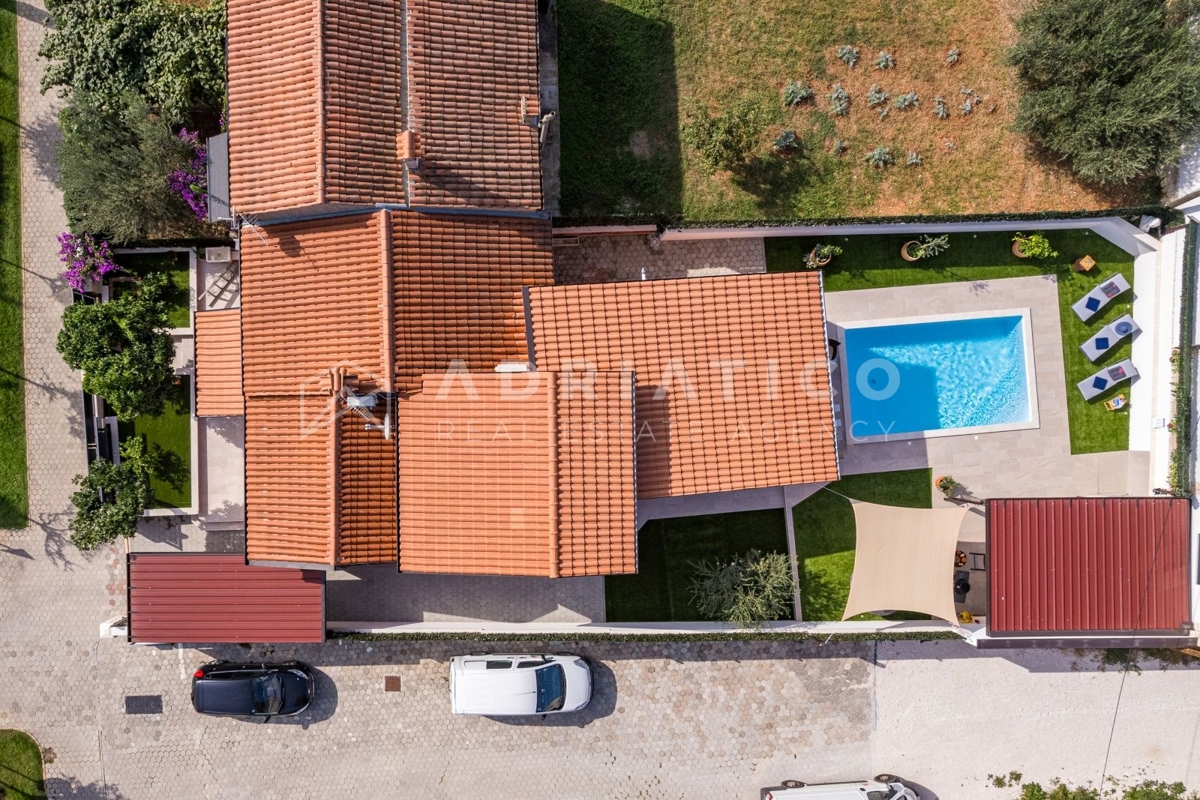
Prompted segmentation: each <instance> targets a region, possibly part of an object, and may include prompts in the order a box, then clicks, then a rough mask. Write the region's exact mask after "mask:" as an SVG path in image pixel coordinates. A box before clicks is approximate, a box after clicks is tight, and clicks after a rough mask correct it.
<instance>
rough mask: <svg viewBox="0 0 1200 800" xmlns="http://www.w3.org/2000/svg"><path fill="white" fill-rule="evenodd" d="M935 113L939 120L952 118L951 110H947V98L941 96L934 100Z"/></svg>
mask: <svg viewBox="0 0 1200 800" xmlns="http://www.w3.org/2000/svg"><path fill="white" fill-rule="evenodd" d="M933 113H934V115H935V116H937V118H938V119H948V118H949V117H950V110H949V109H948V108H946V98H944V97H942V96H941V95H938V96H937V97H935V98H933Z"/></svg>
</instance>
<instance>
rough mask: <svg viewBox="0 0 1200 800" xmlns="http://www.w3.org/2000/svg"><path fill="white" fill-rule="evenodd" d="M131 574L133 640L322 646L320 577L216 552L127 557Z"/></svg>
mask: <svg viewBox="0 0 1200 800" xmlns="http://www.w3.org/2000/svg"><path fill="white" fill-rule="evenodd" d="M127 569H128V585H129V640H130V641H131V642H153V643H159V644H167V643H175V642H179V643H184V644H214V643H218V642H237V643H240V642H323V641H325V575H324V573H322V572H318V571H316V570H300V569H275V568H265V569H264V568H262V567H251V566H247V565H246V564H245V563H244V562H243V560H242V557H241V556H240V555H225V554H218V553H130V554H129V559H128V567H127Z"/></svg>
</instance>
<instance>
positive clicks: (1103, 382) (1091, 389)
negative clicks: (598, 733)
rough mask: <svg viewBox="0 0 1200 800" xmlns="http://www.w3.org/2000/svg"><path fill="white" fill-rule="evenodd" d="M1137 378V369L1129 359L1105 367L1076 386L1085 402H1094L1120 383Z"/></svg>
mask: <svg viewBox="0 0 1200 800" xmlns="http://www.w3.org/2000/svg"><path fill="white" fill-rule="evenodd" d="M1137 376H1138V371H1137V368H1136V367H1135V366H1133V362H1132V361H1130V360H1129V359H1128V358H1127V359H1125V360H1124V361H1122V362H1120V363H1118V364H1113V365H1112V366H1111V367H1105V368H1104V369H1102V370H1100V371H1099V372H1097V373H1096V374H1095V375H1093V376H1091V377H1090V378H1085V379H1084V380H1081V381H1080V382H1079V383H1077V384H1076V386H1078V387H1079V391H1080V392H1081V393H1082V394H1083V399H1084V400H1094V399H1095V398H1097V397H1099V396H1100V395H1102V394H1104V392H1106V391H1108V390H1109V389H1111V388H1112V387H1114V386H1116V385H1117V384H1118V383H1122V382H1124V381H1128V380H1132V379H1134V378H1136V377H1137Z"/></svg>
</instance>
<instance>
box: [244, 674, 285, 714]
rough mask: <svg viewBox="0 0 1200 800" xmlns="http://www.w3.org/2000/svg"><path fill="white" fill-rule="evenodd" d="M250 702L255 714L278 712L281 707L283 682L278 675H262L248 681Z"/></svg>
mask: <svg viewBox="0 0 1200 800" xmlns="http://www.w3.org/2000/svg"><path fill="white" fill-rule="evenodd" d="M250 703H251V708H252V709H253V710H254V713H255V714H263V715H270V714H278V713H279V709H280V708H282V707H283V682H282V681H281V680H280V679H279V676H278V675H264V676H262V677H261V678H255V679H254V680H253V681H251V682H250Z"/></svg>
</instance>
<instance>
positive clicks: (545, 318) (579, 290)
mask: <svg viewBox="0 0 1200 800" xmlns="http://www.w3.org/2000/svg"><path fill="white" fill-rule="evenodd" d="M529 295H530V308H531V316H532V320H533V338H534V358H535V361H536V362H537V366H538V369H543V370H551V371H568V372H570V371H573V370H574V371H575V375H576V378H575V379H576V380H580V379H581V378H580V377H579V376H580V375H582V374H583V372H581V371H580V370H586V369H598V370H612V369H632V370H634V371H635V372H636V374H637V386H638V388H637V485H638V496H639V497H640V498H652V497H675V496H679V495H689V494H699V493H705V492H719V491H732V490H736V489H751V488H756V487H768V486H783V485H785V484H791V483H815V482H819V481H831V480H835V479H836V478H837V477H838V471H837V452H836V449H835V446H834V440H833V410H832V408H831V405H830V397H829V367H828V361H827V359H826V351H825V314H824V307H823V304H822V300H821V279H820V275H819V274H818V273H814V272H798V273H789V274H771V275H742V276H735V277H716V278H689V279H687V280H663V281H635V282H630V283H607V284H585V285H577V286H549V287H544V288H534V289H531V290H530V292H529Z"/></svg>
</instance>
